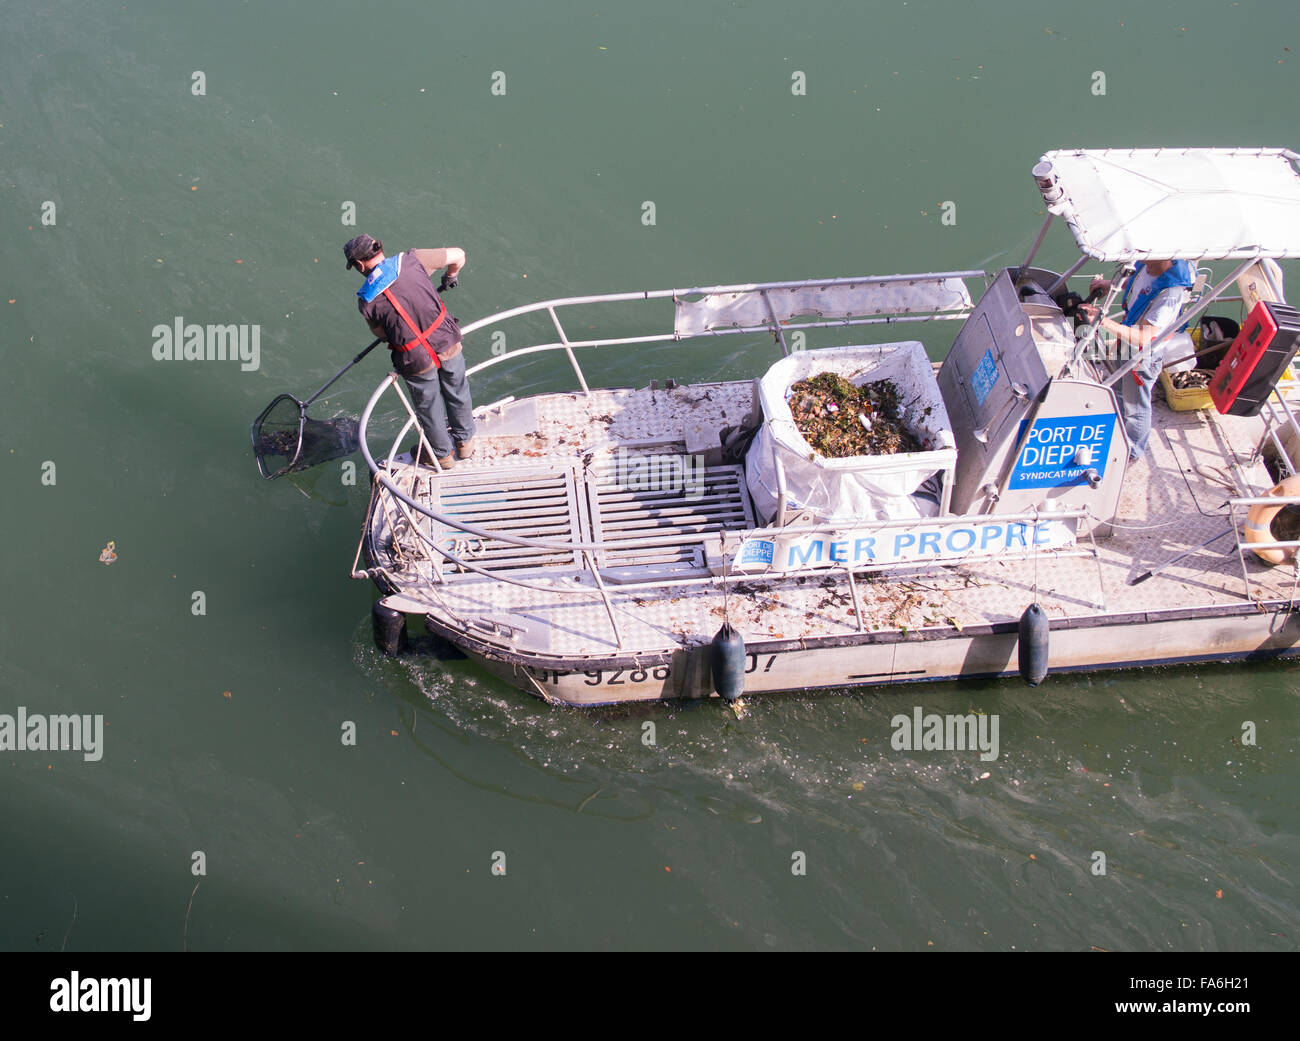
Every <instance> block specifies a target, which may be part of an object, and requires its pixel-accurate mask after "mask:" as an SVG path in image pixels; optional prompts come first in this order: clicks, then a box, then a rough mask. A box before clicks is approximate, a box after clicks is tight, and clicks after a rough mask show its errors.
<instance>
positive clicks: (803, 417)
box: [790, 372, 923, 459]
mask: <svg viewBox="0 0 1300 1041" xmlns="http://www.w3.org/2000/svg"><path fill="white" fill-rule="evenodd" d="M790 412H791V414H792V415H793V416H794V423H795V426H796V427H798V428H799V433H801V434H803V436H804V440H806V441H807V442H808V444H810V445H811V446H812V448H813V450H814V451H815V452H817V453H818V454H820V455H823V456H825V457H826V458H828V459H846V458H849V457H850V456H863V455H894V454H896V453H899V452H919V451H921V449H922V447H923V446H922V445H921V442H920V441H918V440H917V439H916V437H914V436H913V435H912V433H911V432H910V431H909V430H908V429H907V428H906V427H905V426H904V425H903V421H902V418H901V416H902V413H903V408H902V406H901V403H900V402H899V395H898V387H896V386H895V385H894V383H893V381H891V380H875V381H874V382H871V383H865V384H863V385H862V386H861V387H856V386H854V385H853V384H852V383H850V382H849V381H848V380H846V379H845V378H844V377H843V376H840V375H838V374H836V373H834V372H822V373H818V374H817V375H816V376H810V377H808V379H806V380H800V381H799V382H798V383H796V384H794V385H793V386H792V387H791V388H790Z"/></svg>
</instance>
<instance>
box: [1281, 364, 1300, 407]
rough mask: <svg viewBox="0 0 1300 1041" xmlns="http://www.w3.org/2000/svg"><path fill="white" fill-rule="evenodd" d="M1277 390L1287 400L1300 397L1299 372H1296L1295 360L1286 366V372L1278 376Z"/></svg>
mask: <svg viewBox="0 0 1300 1041" xmlns="http://www.w3.org/2000/svg"><path fill="white" fill-rule="evenodd" d="M1277 392H1278V393H1279V394H1281V395H1282V397H1284V398H1285V399H1286V400H1287V401H1295V400H1296V399H1298V398H1300V374H1297V372H1296V365H1295V362H1292V363H1291V364H1290V365H1288V366H1287V367H1286V372H1284V373H1282V375H1281V376H1280V377H1279V378H1278V381H1277Z"/></svg>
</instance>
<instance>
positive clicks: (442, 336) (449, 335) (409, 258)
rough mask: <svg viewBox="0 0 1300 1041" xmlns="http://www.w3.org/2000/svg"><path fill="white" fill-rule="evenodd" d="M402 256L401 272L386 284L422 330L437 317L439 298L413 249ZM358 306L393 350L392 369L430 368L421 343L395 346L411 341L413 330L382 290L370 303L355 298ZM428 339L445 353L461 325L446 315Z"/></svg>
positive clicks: (403, 372) (455, 340) (404, 372)
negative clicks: (406, 347) (412, 345)
mask: <svg viewBox="0 0 1300 1041" xmlns="http://www.w3.org/2000/svg"><path fill="white" fill-rule="evenodd" d="M401 259H402V267H401V271H399V272H398V275H397V278H396V279H394V280H393V283H392V285H390V286H389V287H388V291H389V292H390V293H392V294H393V296H395V297H397V300H398V302H399V303H401V305H402V307H404V308H405V309H406V313H407V314H408V315H410V316H411V320H412V321H413V322H415V324H416V325H417V326H418V327H419V329H420V331H421V332H423V331H424V330H425V329H427V328H428V327H429V326H430V325H431V324H432V323H433V321H434V319H436V318H437V317H438V313H439V311H440V310H441V309H442V301H441V299H440V298H439V296H438V291H437V290H436V289H434V288H433V283H432V282H431V281H430V280H429V274H428V272H426V271H425V269H424V265H423V264H421V263H420V260H419V258H418V257H416V255H415V252H414V250H408V251H407V252H405V253H403V254H402V258H401ZM357 306H358V309H359V310H360V311H361V314H362V315H363V316H364V318H365V319H366V321H367V322H368V323H370V325H371V326H372V327H373V326H378V327H379V333H378V334H379V335H380V336H382V337H383V338H384V340H385V341H386V342H387V343H388V345H389V347H390V348H391V349H392V358H393V368H394V369H396V370H397V372H398V373H399V374H400V375H402V376H414V375H417V374H418V373H422V372H427V371H428V370H429V369H431V368H433V365H434V360H433V358H431V357H430V356H429V352H428V351H426V350H425V349H424V346H423V344H420V343H417V344H416V345H415V346H414V347H412V348H411V349H410V350H409V351H399V350H397V349H396V347H397V346H400V345H403V344H407V343H410V342H411V341H412V340H414V339H415V333H414V332H413V331H412V330H411V327H410V326H409V325H407V324H406V322H405V321H403V320H402V316H401V315H399V314H398V313H397V311H396V310H395V309H394V308H393V305H392V304H390V303H389V302H388V298H387V297H386V296H385V295H384V294H383V293H380V294H378V295H377V296H376V297H375V298H374V299H373V300H371V301H369V302H366V301H365V300H363V299H361V298H360V297H358V298H357ZM428 340H429V343H431V344H432V345H433V349H434V350H435V351H437V352H438V353H439V354H447V353H448V352H449V351H450V350H451V348H453V347H454V346H455V345H456V344H458V343H460V326H459V325H458V324H457V323H456V319H454V318H453V317H452V316H451V315H447V317H446V318H444V319H443V320H442V324H441V325H439V326H438V328H437V329H435V330H434V331H433V332H432V333H430V334H429V336H428Z"/></svg>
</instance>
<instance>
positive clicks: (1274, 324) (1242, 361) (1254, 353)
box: [1210, 300, 1300, 416]
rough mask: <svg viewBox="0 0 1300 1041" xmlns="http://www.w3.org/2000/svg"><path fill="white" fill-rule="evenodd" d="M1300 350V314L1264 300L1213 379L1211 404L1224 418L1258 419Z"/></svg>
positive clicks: (1242, 329) (1233, 344) (1255, 308)
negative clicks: (1244, 417) (1257, 416)
mask: <svg viewBox="0 0 1300 1041" xmlns="http://www.w3.org/2000/svg"><path fill="white" fill-rule="evenodd" d="M1297 347H1300V312H1297V311H1296V309H1295V308H1294V307H1288V306H1287V305H1286V304H1275V303H1272V302H1270V301H1266V300H1261V301H1260V302H1259V303H1257V304H1256V305H1255V306H1254V307H1253V308H1252V309H1251V312H1250V314H1249V315H1247V317H1246V323H1245V325H1243V326H1242V327H1241V332H1240V333H1238V334H1237V338H1236V339H1235V340H1233V341H1232V346H1231V347H1229V348H1228V353H1227V354H1225V355H1224V356H1223V361H1221V362H1219V367H1218V368H1217V369H1215V370H1214V375H1213V376H1211V377H1210V400H1212V401H1213V402H1214V407H1215V408H1217V409H1218V410H1219V413H1220V414H1221V415H1225V416H1253V415H1256V414H1257V413H1258V412H1259V410H1260V408H1262V407H1263V405H1264V402H1265V401H1267V400H1268V396H1269V395H1270V394H1271V393H1272V392H1273V388H1274V387H1276V386H1277V381H1278V379H1279V378H1280V377H1281V375H1282V373H1284V372H1285V371H1286V367H1287V366H1288V365H1290V364H1291V359H1292V358H1293V357H1294V356H1295V352H1296V348H1297Z"/></svg>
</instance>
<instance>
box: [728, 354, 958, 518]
mask: <svg viewBox="0 0 1300 1041" xmlns="http://www.w3.org/2000/svg"><path fill="white" fill-rule="evenodd" d="M823 372H833V373H837V374H838V375H840V376H843V377H844V378H845V379H847V380H848V381H849V382H851V383H853V384H855V385H856V386H859V387H860V386H862V385H863V384H866V383H872V382H875V381H876V380H885V379H887V380H890V381H892V382H893V384H894V385H895V386H896V387H897V388H898V396H899V401H900V403H901V407H902V410H903V411H902V417H901V418H902V422H903V425H904V426H906V427H907V429H908V430H909V431H910V432H911V433H912V434H913V435H914V436H915V437H916V438H917V439H918V440H919V441H920V442H921V443H922V444H923V445H925V446H926V449H925V450H924V451H919V452H905V453H898V454H894V455H872V456H850V457H848V458H844V459H827V458H826V457H824V456H822V455H819V454H817V453H816V452H815V451H814V450H813V448H812V446H811V445H809V444H808V442H807V441H805V440H804V437H803V434H801V433H800V432H799V428H798V427H797V426H795V422H794V416H793V415H792V414H791V412H790V404H789V400H788V395H789V393H790V388H791V387H792V386H793V385H794V384H796V383H798V382H799V381H800V380H803V379H807V378H809V377H810V376H816V375H819V374H820V373H823ZM759 400H760V402H761V404H762V408H763V426H762V428H761V429H760V430H759V432H758V434H757V435H756V436H755V438H754V440H753V442H752V443H751V444H750V447H749V451H748V452H746V454H745V482H746V484H747V485H748V486H749V494H750V495H751V496H752V498H753V500H754V506H755V509H756V510H757V511H758V515H759V517H760V518H762V521H763V523H764V524H772V523H774V521H775V520H776V513H777V508H778V503H779V499H780V497H781V494H782V491H784V496H785V505H786V508H787V510H796V511H803V510H811V511H812V513H813V515H814V517H815V518H816V521H817V522H818V523H827V524H840V523H843V524H855V523H857V524H860V523H863V522H866V521H875V520H906V519H912V518H920V517H933V516H935V515H937V514H938V513H939V510H940V503H941V502H943V501H945V499H944V495H943V490H944V488H945V487H950V486H951V482H952V471H953V468H954V467H955V466H956V465H957V448H956V442H955V440H954V439H953V434H952V426H951V424H950V423H949V422H948V412H947V410H946V409H945V408H944V407H943V398H942V396H941V395H940V394H939V383H938V381H937V380H936V379H935V376H934V369H933V368H932V367H931V365H930V359H929V357H927V355H926V353H925V348H924V347H922V346H921V344H919V343H917V342H916V341H915V340H909V341H906V342H903V343H883V344H878V345H876V346H872V347H832V348H829V349H826V350H817V351H799V352H797V353H795V354H792V355H790V356H789V357H786V358H782V359H781V360H780V361H779V362H777V363H776V364H775V365H773V366H772V367H771V368H770V369H768V370H767V375H765V376H764V377H763V378H762V380H760V381H759ZM783 486H784V487H783ZM923 486H924V487H923Z"/></svg>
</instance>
